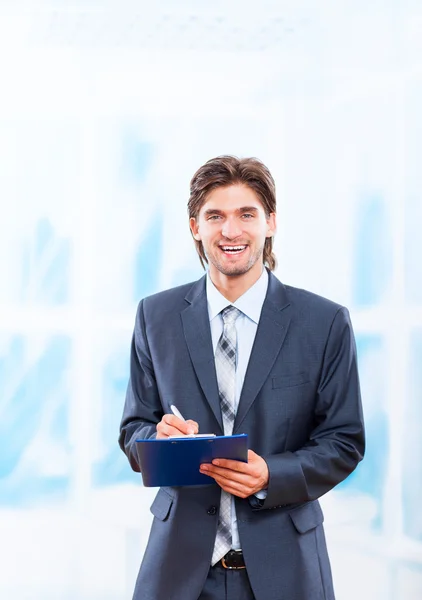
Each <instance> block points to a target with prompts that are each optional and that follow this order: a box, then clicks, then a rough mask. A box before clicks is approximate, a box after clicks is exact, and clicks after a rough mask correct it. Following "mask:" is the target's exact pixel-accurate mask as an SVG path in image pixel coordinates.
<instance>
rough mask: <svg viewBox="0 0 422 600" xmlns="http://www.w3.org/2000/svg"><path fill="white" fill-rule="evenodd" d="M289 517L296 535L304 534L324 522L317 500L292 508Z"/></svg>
mask: <svg viewBox="0 0 422 600" xmlns="http://www.w3.org/2000/svg"><path fill="white" fill-rule="evenodd" d="M289 516H290V518H291V520H292V522H293V525H294V526H295V528H296V530H297V531H298V533H306V532H307V531H310V530H311V529H315V527H318V525H322V523H323V522H324V514H323V512H322V509H321V506H320V504H319V502H318V501H317V500H314V501H313V502H308V503H307V504H305V505H304V506H299V507H298V508H294V509H293V510H291V511H290V512H289Z"/></svg>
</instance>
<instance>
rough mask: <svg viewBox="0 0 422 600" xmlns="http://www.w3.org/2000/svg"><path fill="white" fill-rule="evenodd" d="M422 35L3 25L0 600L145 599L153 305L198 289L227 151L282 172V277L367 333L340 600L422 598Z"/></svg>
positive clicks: (50, 17) (240, 10) (53, 19)
mask: <svg viewBox="0 0 422 600" xmlns="http://www.w3.org/2000/svg"><path fill="white" fill-rule="evenodd" d="M227 4H229V6H227ZM421 39H422V7H421V6H419V4H418V3H416V2H415V3H411V2H400V3H399V2H390V3H388V5H386V4H385V3H381V2H375V3H371V6H370V7H368V6H367V3H365V2H363V1H358V2H353V3H351V2H346V1H345V2H338V3H335V4H333V3H331V2H328V1H324V2H320V3H314V2H305V1H304V2H285V3H283V2H282V3H280V2H275V1H274V2H271V1H269V0H267V1H263V2H262V3H261V9H260V10H259V11H258V9H257V5H256V3H248V2H246V3H245V2H243V3H237V2H233V3H223V2H221V3H220V2H215V3H213V5H212V6H211V5H210V6H207V5H205V4H198V3H194V2H188V1H187V0H185V1H184V2H181V3H178V4H177V7H176V6H175V5H173V4H170V3H163V4H162V3H160V6H157V7H155V6H154V5H152V4H147V3H141V4H139V3H128V4H127V5H126V4H125V5H123V4H122V5H120V6H118V5H117V4H114V3H113V2H109V3H106V2H100V1H97V2H95V1H92V2H88V1H85V2H76V1H74V2H71V1H67V2H65V1H62V2H59V3H54V5H53V4H51V3H46V2H41V1H37V2H34V3H32V4H29V3H25V2H13V3H12V2H10V3H8V2H5V3H3V4H2V7H1V8H0V55H1V56H2V62H0V75H1V81H2V90H3V91H2V94H1V97H0V201H1V209H2V210H1V219H0V281H1V282H2V283H1V284H0V530H1V531H2V534H1V536H0V557H1V563H2V569H1V570H0V597H1V598H3V597H4V598H13V599H14V600H24V599H27V598H31V600H38V599H39V600H50V599H54V600H70V599H72V600H74V599H75V598H78V600H85V599H86V600H88V599H89V600H108V599H110V600H124V599H128V598H130V597H131V591H132V589H133V584H134V579H135V577H136V570H137V568H138V566H139V563H140V560H141V558H142V552H143V548H144V546H145V543H146V540H147V535H148V529H149V524H150V520H151V516H150V514H149V511H148V508H149V504H150V501H151V498H152V496H153V490H146V489H143V488H142V484H141V480H140V477H139V476H137V475H135V474H133V473H132V472H131V471H130V468H129V465H128V463H127V461H126V459H125V457H124V455H123V454H122V453H121V451H120V450H119V448H118V446H117V436H118V427H119V420H120V416H121V411H122V406H123V401H124V395H125V390H126V385H127V379H128V358H129V349H130V341H131V334H132V327H133V323H134V317H135V311H136V306H137V302H138V301H139V299H140V298H141V297H143V296H145V295H147V294H150V293H153V292H155V291H158V290H160V289H164V288H167V287H170V286H173V285H178V284H180V283H183V282H186V281H190V280H194V279H196V278H197V277H199V276H200V275H201V269H200V265H199V262H198V260H197V257H196V254H195V250H194V246H193V242H192V240H191V237H190V234H189V231H188V225H187V213H186V201H187V198H188V189H189V180H190V177H191V176H192V174H193V173H194V171H195V170H196V168H198V167H199V166H200V165H201V164H202V163H203V162H204V161H205V160H207V159H208V158H211V157H212V156H215V155H218V154H223V153H234V154H237V155H241V156H250V155H255V156H258V157H259V158H261V159H262V160H263V161H264V162H265V163H266V164H267V165H268V166H269V168H270V169H271V171H272V172H273V174H274V176H275V179H276V183H277V190H278V204H279V209H278V213H279V223H278V234H277V238H276V251H277V254H278V257H279V267H278V270H277V272H276V274H277V276H278V277H279V278H280V279H282V280H283V281H285V282H287V283H289V284H292V285H297V286H300V287H305V288H308V289H311V290H313V291H315V292H317V293H320V294H322V295H325V296H328V297H330V298H332V299H333V300H335V301H338V302H340V303H343V304H345V305H346V306H348V307H349V309H350V311H351V316H352V321H353V324H354V327H355V332H356V338H357V345H358V353H359V363H360V372H361V380H362V392H363V402H364V410H365V417H366V425H367V436H368V447H367V455H366V458H365V460H364V462H363V463H362V464H361V465H360V466H359V468H358V469H357V470H356V472H355V473H354V474H353V475H352V476H351V477H349V479H348V480H346V481H345V482H344V483H343V484H342V485H340V486H339V487H338V488H337V489H336V490H335V491H334V492H332V493H330V494H328V495H327V497H325V498H323V505H324V508H325V514H326V532H327V537H328V541H329V545H330V551H331V552H330V553H331V557H332V563H333V570H334V577H335V582H336V588H337V595H338V598H339V600H352V599H353V600H354V599H355V598H360V599H361V600H416V599H417V598H420V597H422V518H421V516H420V514H421V511H420V508H419V507H420V499H421V496H422V483H421V481H422V476H421V473H422V442H421V440H422V412H421V408H420V407H421V405H422V403H421V401H422V378H421V375H420V372H421V369H420V366H421V364H422V272H421V268H420V258H419V257H420V255H421V250H422V242H421V240H422V236H421V235H420V223H421V217H422V209H421V207H422V203H421V199H420V189H421V184H422V175H421V169H420V156H421V151H422V142H421V140H422V117H421V112H420V106H422V52H421V51H422V44H421V41H420V40H421ZM3 59H6V60H3Z"/></svg>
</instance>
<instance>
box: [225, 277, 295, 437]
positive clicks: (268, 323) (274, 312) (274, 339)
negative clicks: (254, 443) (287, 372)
mask: <svg viewBox="0 0 422 600" xmlns="http://www.w3.org/2000/svg"><path fill="white" fill-rule="evenodd" d="M290 313H291V311H290V305H289V301H288V298H287V294H286V289H285V287H284V285H283V284H282V283H280V281H278V279H276V278H275V277H274V276H273V275H272V274H271V273H270V274H269V281H268V291H267V296H266V298H265V301H264V304H263V306H262V312H261V317H260V320H259V324H258V328H257V332H256V337H255V341H254V344H253V347H252V352H251V356H250V359H249V364H248V368H247V370H246V375H245V381H244V383H243V388H242V393H241V395H240V401H239V407H238V410H237V415H236V419H235V422H234V427H233V433H236V432H237V431H239V427H240V425H241V424H242V421H243V419H244V418H245V416H246V413H247V412H248V410H249V409H250V407H251V405H252V403H253V402H254V400H255V398H256V396H257V395H258V393H259V391H260V389H261V388H262V386H263V384H264V382H265V380H266V379H267V377H268V376H269V374H270V371H271V369H272V367H273V365H274V362H275V360H276V358H277V356H278V354H279V352H280V349H281V347H282V345H283V342H284V340H285V337H286V334H287V330H288V328H289V324H290V319H291V314H290Z"/></svg>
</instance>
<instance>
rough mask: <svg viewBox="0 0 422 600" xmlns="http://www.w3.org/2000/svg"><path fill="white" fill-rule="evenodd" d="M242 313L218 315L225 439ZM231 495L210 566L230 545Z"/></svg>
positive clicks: (225, 499) (224, 495)
mask: <svg viewBox="0 0 422 600" xmlns="http://www.w3.org/2000/svg"><path fill="white" fill-rule="evenodd" d="M240 314H241V312H240V311H239V310H238V309H237V308H235V307H234V306H228V307H227V308H225V309H224V310H223V311H221V315H222V317H223V324H224V325H223V333H222V334H221V337H220V339H219V341H218V344H217V348H216V351H215V370H216V373H217V382H218V391H219V395H220V406H221V414H222V417H223V427H224V435H231V434H232V431H233V423H234V419H235V416H236V412H235V394H236V358H237V333H236V319H237V318H238V316H239V315H240ZM231 504H232V497H231V494H229V493H228V492H225V491H224V490H221V502H220V512H219V516H218V526H217V537H216V539H215V545H214V552H213V555H212V560H211V564H212V565H215V563H217V562H218V561H219V560H220V559H221V558H223V556H224V555H225V554H227V552H228V551H229V550H230V549H231V545H232V532H231Z"/></svg>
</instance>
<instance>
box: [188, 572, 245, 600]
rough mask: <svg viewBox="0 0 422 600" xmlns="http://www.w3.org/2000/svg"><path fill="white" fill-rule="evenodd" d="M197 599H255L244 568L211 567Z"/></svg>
mask: <svg viewBox="0 0 422 600" xmlns="http://www.w3.org/2000/svg"><path fill="white" fill-rule="evenodd" d="M198 600H255V597H254V595H253V592H252V588H251V585H250V583H249V578H248V574H247V573H246V569H233V570H230V569H224V568H223V567H221V566H219V565H217V566H215V567H211V568H210V570H209V573H208V577H207V579H206V581H205V585H204V589H203V590H202V594H201V595H200V596H199V598H198Z"/></svg>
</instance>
